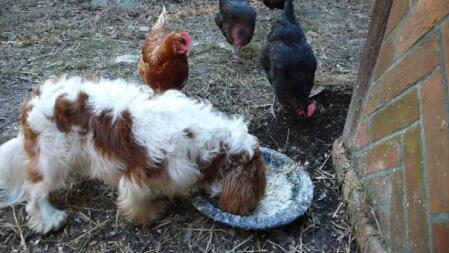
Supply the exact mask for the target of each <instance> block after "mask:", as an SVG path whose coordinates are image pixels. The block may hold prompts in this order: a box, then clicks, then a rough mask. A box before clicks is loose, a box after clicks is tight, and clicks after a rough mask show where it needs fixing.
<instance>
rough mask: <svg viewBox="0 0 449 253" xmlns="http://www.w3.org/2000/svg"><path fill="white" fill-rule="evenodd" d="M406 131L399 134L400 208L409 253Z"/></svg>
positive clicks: (406, 247) (406, 248)
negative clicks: (401, 209)
mask: <svg viewBox="0 0 449 253" xmlns="http://www.w3.org/2000/svg"><path fill="white" fill-rule="evenodd" d="M406 132H407V131H404V132H402V134H401V143H400V145H401V149H400V156H401V157H400V159H399V161H400V164H401V171H402V187H401V190H402V208H403V215H404V224H403V226H404V236H405V238H404V239H405V245H404V246H405V250H406V252H410V235H409V232H408V208H407V207H408V204H407V203H408V198H407V197H408V196H407V178H406V176H405V173H406V172H405V170H406V167H405V144H404V134H405V133H406Z"/></svg>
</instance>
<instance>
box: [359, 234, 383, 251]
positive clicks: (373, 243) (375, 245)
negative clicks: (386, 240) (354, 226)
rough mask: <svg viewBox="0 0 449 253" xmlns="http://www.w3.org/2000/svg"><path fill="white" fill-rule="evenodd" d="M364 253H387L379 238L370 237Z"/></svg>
mask: <svg viewBox="0 0 449 253" xmlns="http://www.w3.org/2000/svg"><path fill="white" fill-rule="evenodd" d="M363 253H385V249H384V248H383V246H382V243H381V242H380V240H379V238H377V237H370V238H369V239H368V242H366V245H365V248H364V249H363Z"/></svg>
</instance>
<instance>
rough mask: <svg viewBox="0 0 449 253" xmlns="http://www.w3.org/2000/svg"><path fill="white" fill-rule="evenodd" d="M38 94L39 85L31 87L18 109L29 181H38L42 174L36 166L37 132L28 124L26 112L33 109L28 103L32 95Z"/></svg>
mask: <svg viewBox="0 0 449 253" xmlns="http://www.w3.org/2000/svg"><path fill="white" fill-rule="evenodd" d="M40 94H41V93H40V89H39V87H36V88H34V89H32V90H31V92H30V93H29V94H28V96H27V97H26V98H25V100H24V101H23V103H22V105H21V109H20V125H21V131H22V133H23V136H24V144H23V148H24V150H25V153H26V154H27V157H28V161H27V162H26V165H25V166H26V171H27V179H28V181H30V182H31V183H38V182H40V181H42V180H43V176H42V174H41V173H40V172H39V171H38V169H37V168H36V166H37V153H38V150H37V145H36V141H37V137H38V133H35V132H34V131H33V129H31V127H30V126H29V124H28V114H29V113H30V111H31V110H32V109H33V106H32V105H30V104H29V103H30V101H31V100H32V99H33V98H34V97H37V96H39V95H40Z"/></svg>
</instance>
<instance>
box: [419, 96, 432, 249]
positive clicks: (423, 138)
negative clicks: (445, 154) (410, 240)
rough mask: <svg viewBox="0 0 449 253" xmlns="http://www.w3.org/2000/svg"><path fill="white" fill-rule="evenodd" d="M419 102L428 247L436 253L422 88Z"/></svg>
mask: <svg viewBox="0 0 449 253" xmlns="http://www.w3.org/2000/svg"><path fill="white" fill-rule="evenodd" d="M417 90H418V100H419V125H420V137H421V138H419V139H420V144H421V158H422V166H423V168H422V172H421V177H422V181H423V188H424V189H423V190H424V200H423V205H424V210H425V214H426V223H427V237H428V241H427V247H428V250H429V252H430V253H434V250H433V232H432V220H431V213H430V203H429V201H430V193H429V174H428V171H427V169H428V167H427V166H428V163H427V146H426V135H425V132H424V119H423V108H422V107H423V106H422V94H421V87H419V88H418V89H417Z"/></svg>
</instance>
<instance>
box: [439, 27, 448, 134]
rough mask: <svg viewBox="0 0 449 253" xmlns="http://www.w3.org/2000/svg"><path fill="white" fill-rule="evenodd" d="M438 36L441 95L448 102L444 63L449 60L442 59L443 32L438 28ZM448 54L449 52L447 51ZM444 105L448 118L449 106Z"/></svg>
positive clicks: (446, 74)
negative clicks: (442, 91)
mask: <svg viewBox="0 0 449 253" xmlns="http://www.w3.org/2000/svg"><path fill="white" fill-rule="evenodd" d="M448 22H449V21H448ZM438 36H439V37H438V46H439V47H440V55H439V57H440V67H441V68H440V69H441V70H440V71H441V78H442V81H443V90H444V94H443V96H444V98H445V99H443V101H446V102H447V103H449V81H448V78H449V73H447V71H446V66H447V65H446V64H448V65H449V62H445V59H444V53H445V52H446V51H445V48H444V46H443V34H442V32H441V29H440V33H439V34H438ZM447 50H449V48H447ZM448 54H449V52H448ZM445 107H446V110H445V111H446V119H448V120H449V106H445ZM448 130H449V124H448Z"/></svg>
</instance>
